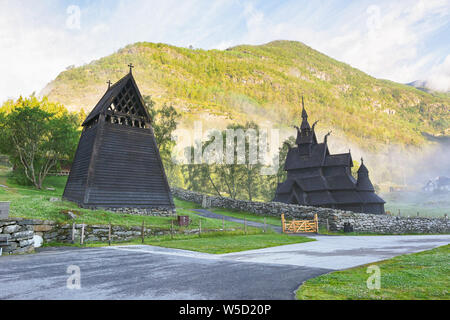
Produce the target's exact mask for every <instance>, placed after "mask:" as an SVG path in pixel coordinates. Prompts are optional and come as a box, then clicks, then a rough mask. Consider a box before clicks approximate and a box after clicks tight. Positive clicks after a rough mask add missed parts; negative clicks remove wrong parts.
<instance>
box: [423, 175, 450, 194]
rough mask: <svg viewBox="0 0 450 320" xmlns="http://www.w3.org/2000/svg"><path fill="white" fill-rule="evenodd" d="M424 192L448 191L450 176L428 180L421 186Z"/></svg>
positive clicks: (449, 188) (449, 189)
mask: <svg viewBox="0 0 450 320" xmlns="http://www.w3.org/2000/svg"><path fill="white" fill-rule="evenodd" d="M422 189H423V191H426V192H449V191H450V178H447V177H437V178H436V179H434V180H430V181H428V183H427V184H426V186H425V187H423V188H422Z"/></svg>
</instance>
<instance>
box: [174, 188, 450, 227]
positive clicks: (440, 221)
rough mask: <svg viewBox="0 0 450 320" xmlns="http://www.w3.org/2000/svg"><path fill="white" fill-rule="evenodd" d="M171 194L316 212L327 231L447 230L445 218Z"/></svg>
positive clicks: (288, 212)
mask: <svg viewBox="0 0 450 320" xmlns="http://www.w3.org/2000/svg"><path fill="white" fill-rule="evenodd" d="M172 194H173V195H174V196H176V197H178V198H180V199H182V200H186V201H192V202H195V203H198V204H200V205H202V206H203V207H215V208H226V209H233V210H239V211H247V212H251V213H255V214H261V215H272V216H280V215H281V214H282V213H284V214H285V217H286V218H288V219H299V220H302V219H312V218H313V217H314V214H315V213H317V216H318V218H319V225H320V226H322V227H325V226H326V225H328V227H329V230H330V231H343V230H344V223H346V222H348V223H350V224H351V225H352V226H353V230H354V231H357V232H368V233H385V234H404V233H450V220H449V219H447V218H423V217H414V218H408V217H394V216H391V215H387V214H383V215H376V214H366V213H355V212H351V211H342V210H337V209H331V208H318V207H307V206H299V205H292V204H285V203H280V202H252V201H245V200H233V199H231V198H225V197H218V196H210V195H204V194H202V193H198V192H194V191H189V190H184V189H180V188H172Z"/></svg>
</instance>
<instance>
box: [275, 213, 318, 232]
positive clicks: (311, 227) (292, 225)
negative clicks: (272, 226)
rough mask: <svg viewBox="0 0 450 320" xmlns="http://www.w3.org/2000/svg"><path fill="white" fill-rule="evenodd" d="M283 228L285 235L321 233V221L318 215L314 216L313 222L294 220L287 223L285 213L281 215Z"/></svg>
mask: <svg viewBox="0 0 450 320" xmlns="http://www.w3.org/2000/svg"><path fill="white" fill-rule="evenodd" d="M281 227H282V229H283V233H303V232H315V233H319V219H318V218H317V213H316V214H315V215H314V219H313V220H292V221H286V219H285V218H284V213H282V214H281Z"/></svg>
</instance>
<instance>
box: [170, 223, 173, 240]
mask: <svg viewBox="0 0 450 320" xmlns="http://www.w3.org/2000/svg"><path fill="white" fill-rule="evenodd" d="M171 221H172V224H171V226H170V239H173V220H171Z"/></svg>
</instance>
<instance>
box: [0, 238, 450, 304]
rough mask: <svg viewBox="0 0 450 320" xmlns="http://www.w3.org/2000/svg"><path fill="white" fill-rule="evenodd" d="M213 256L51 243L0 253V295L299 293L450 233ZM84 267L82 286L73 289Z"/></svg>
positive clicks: (231, 295)
mask: <svg viewBox="0 0 450 320" xmlns="http://www.w3.org/2000/svg"><path fill="white" fill-rule="evenodd" d="M315 237H316V238H317V240H318V241H315V242H307V243H300V244H292V245H286V246H279V247H273V248H266V249H259V250H251V251H245V252H237V253H230V254H224V255H211V254H205V253H198V252H192V251H185V250H177V249H167V248H160V247H153V246H120V247H104V248H84V249H79V248H57V249H46V250H43V251H42V252H40V253H38V254H32V255H23V256H4V257H0V299H194V300H202V299H218V300H221V299H238V300H239V299H263V300H264V299H266V300H273V299H293V298H294V291H295V290H296V289H297V288H298V286H299V285H300V284H301V283H302V282H303V281H305V280H307V279H309V278H312V277H316V276H318V275H320V274H323V273H328V272H331V271H333V270H338V269H344V268H349V267H353V266H357V265H361V264H366V263H370V262H373V261H379V260H383V259H386V258H389V257H392V256H395V255H399V254H404V253H410V252H418V251H422V250H427V249H431V248H434V247H437V246H441V245H445V244H448V243H449V242H450V236H448V235H439V236H365V237H363V236H361V237H360V236H357V237H355V236H348V237H347V236H315ZM71 265H75V266H78V267H79V268H80V272H81V278H80V280H81V289H68V288H67V285H66V284H67V280H68V278H69V276H70V275H69V274H68V273H67V268H68V267H69V266H71Z"/></svg>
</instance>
